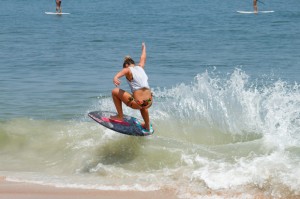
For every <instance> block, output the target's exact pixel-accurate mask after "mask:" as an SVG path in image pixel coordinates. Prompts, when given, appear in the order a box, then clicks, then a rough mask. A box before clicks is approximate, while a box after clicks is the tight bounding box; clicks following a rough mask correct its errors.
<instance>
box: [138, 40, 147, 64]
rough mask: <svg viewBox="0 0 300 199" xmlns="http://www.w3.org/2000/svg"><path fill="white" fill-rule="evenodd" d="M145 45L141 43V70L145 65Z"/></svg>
mask: <svg viewBox="0 0 300 199" xmlns="http://www.w3.org/2000/svg"><path fill="white" fill-rule="evenodd" d="M146 57H147V55H146V44H145V43H144V42H143V43H142V55H141V59H140V63H139V66H141V67H142V68H144V67H145V64H146Z"/></svg>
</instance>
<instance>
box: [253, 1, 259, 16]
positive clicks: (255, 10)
mask: <svg viewBox="0 0 300 199" xmlns="http://www.w3.org/2000/svg"><path fill="white" fill-rule="evenodd" d="M253 9H254V12H256V13H257V11H258V10H257V0H253Z"/></svg>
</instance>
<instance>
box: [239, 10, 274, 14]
mask: <svg viewBox="0 0 300 199" xmlns="http://www.w3.org/2000/svg"><path fill="white" fill-rule="evenodd" d="M237 12H238V13H241V14H259V13H272V12H274V10H266V11H257V12H254V11H237Z"/></svg>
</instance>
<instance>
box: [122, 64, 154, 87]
mask: <svg viewBox="0 0 300 199" xmlns="http://www.w3.org/2000/svg"><path fill="white" fill-rule="evenodd" d="M129 69H130V71H131V73H132V80H131V81H129V80H128V79H127V82H128V84H129V86H130V89H131V92H132V93H133V92H134V91H136V90H139V89H141V88H149V89H150V87H149V84H148V76H147V74H146V73H145V70H144V69H143V68H142V67H140V66H134V67H129Z"/></svg>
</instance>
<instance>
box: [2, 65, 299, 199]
mask: <svg viewBox="0 0 300 199" xmlns="http://www.w3.org/2000/svg"><path fill="white" fill-rule="evenodd" d="M153 93H154V104H153V106H152V107H151V109H150V117H151V120H152V123H153V125H154V128H155V133H154V135H153V136H148V137H143V138H141V137H131V136H125V135H122V134H118V133H116V132H113V131H111V130H108V129H106V128H104V127H102V126H100V125H98V124H97V123H95V122H93V121H92V120H91V119H89V118H88V117H87V116H86V115H87V113H88V112H89V111H92V110H111V111H113V110H114V105H113V103H112V100H111V98H110V97H109V96H100V97H99V101H98V103H97V104H95V105H92V106H91V108H89V110H86V112H85V113H83V115H84V116H82V118H80V119H74V120H67V121H66V120H63V121H61V120H59V121H55V120H36V119H29V118H15V119H11V120H8V121H2V122H0V152H1V159H0V175H4V176H7V177H8V180H14V181H25V182H34V183H41V184H49V185H55V186H61V187H78V188H86V189H89V188H93V189H104V190H156V189H174V190H176V191H177V193H178V195H179V196H180V197H183V198H191V197H194V198H197V197H200V196H203V195H205V196H206V197H208V198H209V197H212V198H213V197H216V196H218V194H219V193H220V192H223V193H226V194H229V195H230V194H231V195H232V196H236V197H241V198H245V197H246V198H247V197H250V196H251V194H250V195H247V193H248V194H249V193H255V192H256V193H263V195H265V196H272V197H278V198H285V197H290V196H296V195H299V194H300V190H299V187H300V181H299V176H300V167H299V162H300V132H299V131H300V130H299V129H300V128H299V127H300V92H299V85H298V84H296V83H295V84H293V85H292V84H289V83H287V82H284V81H281V80H277V81H270V80H269V79H267V78H266V79H256V80H253V79H251V77H249V76H248V75H247V74H246V73H245V72H244V71H242V70H241V69H236V70H235V71H234V72H232V73H231V74H227V75H220V74H217V73H215V72H214V71H213V72H205V73H202V74H198V75H197V76H196V77H195V78H194V80H193V81H192V82H191V83H190V84H178V85H174V86H173V87H172V88H169V89H166V88H156V89H154V90H153ZM124 112H125V114H129V115H133V116H135V117H139V118H140V115H139V113H138V111H134V110H131V109H129V108H127V107H124ZM218 197H219V196H218Z"/></svg>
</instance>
